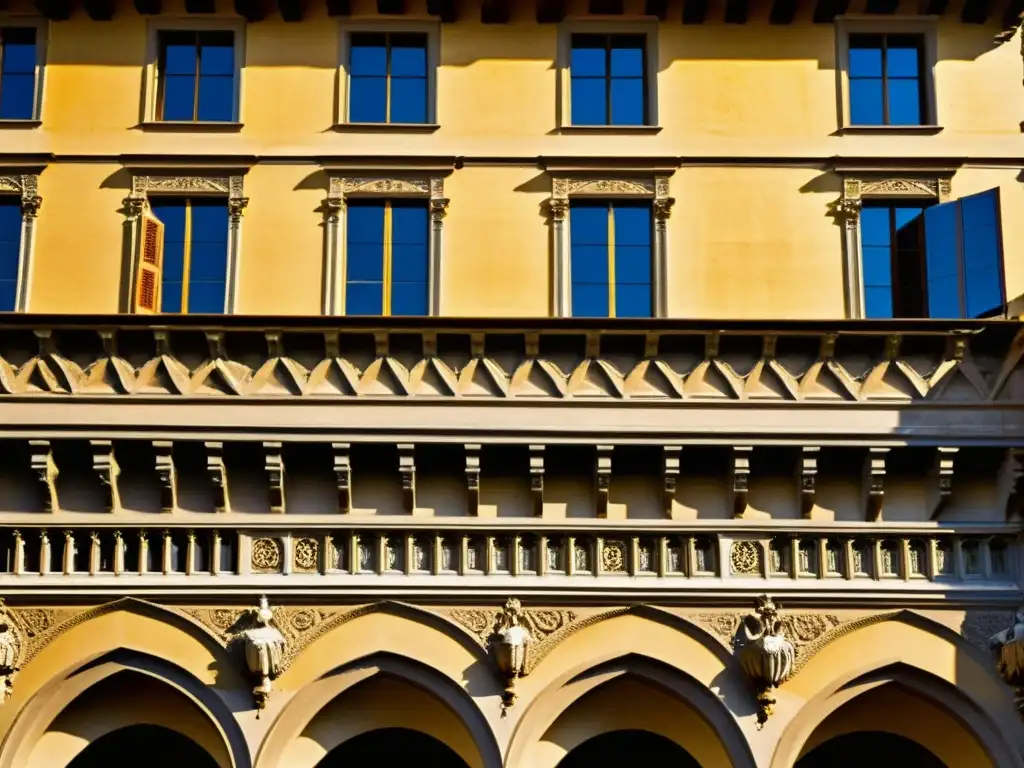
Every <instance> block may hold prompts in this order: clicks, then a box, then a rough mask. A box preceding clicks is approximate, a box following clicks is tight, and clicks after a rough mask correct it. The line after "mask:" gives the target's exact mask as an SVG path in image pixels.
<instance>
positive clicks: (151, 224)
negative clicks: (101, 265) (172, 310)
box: [134, 212, 164, 315]
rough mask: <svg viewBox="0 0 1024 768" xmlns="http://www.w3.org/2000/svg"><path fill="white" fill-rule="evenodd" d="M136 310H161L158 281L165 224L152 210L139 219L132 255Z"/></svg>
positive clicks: (160, 276)
mask: <svg viewBox="0 0 1024 768" xmlns="http://www.w3.org/2000/svg"><path fill="white" fill-rule="evenodd" d="M135 263H136V265H137V267H136V273H135V310H134V311H135V312H136V313H138V314H145V315H150V314H154V313H156V312H159V311H160V283H161V282H162V280H163V272H164V225H163V222H161V221H160V219H158V218H156V217H155V216H153V215H152V214H151V213H149V212H146V213H144V214H143V215H142V216H141V217H140V219H139V239H138V246H137V249H136V256H135Z"/></svg>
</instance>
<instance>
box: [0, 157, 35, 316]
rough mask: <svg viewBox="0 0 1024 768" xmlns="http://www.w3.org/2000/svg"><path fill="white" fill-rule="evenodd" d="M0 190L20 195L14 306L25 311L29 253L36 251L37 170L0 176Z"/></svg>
mask: <svg viewBox="0 0 1024 768" xmlns="http://www.w3.org/2000/svg"><path fill="white" fill-rule="evenodd" d="M0 194H4V195H7V194H15V195H19V196H20V197H21V244H20V246H19V249H18V285H17V292H16V293H15V303H14V310H15V311H16V312H27V311H28V287H29V284H30V283H31V277H32V255H33V253H34V252H35V229H36V217H37V216H38V215H39V208H40V206H42V204H43V198H41V197H40V196H39V174H38V173H21V174H11V175H3V176H0Z"/></svg>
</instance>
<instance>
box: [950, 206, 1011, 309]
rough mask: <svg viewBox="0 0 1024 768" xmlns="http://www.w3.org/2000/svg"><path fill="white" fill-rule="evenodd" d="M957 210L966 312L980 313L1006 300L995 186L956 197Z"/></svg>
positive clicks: (997, 307) (998, 307)
mask: <svg viewBox="0 0 1024 768" xmlns="http://www.w3.org/2000/svg"><path fill="white" fill-rule="evenodd" d="M960 210H961V233H962V237H963V245H962V246H961V247H962V252H963V269H964V303H965V306H966V310H967V315H966V316H967V317H984V316H986V315H991V314H993V313H995V312H998V311H999V309H1000V308H1001V307H1002V305H1003V304H1004V303H1005V302H1006V297H1005V296H1004V295H1003V294H1004V292H1003V257H1002V237H1001V232H1000V225H999V190H998V189H990V190H988V191H987V192H981V193H980V194H977V195H970V196H969V197H963V198H960Z"/></svg>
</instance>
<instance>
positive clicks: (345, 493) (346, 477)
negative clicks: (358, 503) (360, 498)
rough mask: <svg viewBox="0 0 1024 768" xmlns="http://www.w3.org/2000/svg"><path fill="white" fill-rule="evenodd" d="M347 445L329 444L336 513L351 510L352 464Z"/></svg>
mask: <svg viewBox="0 0 1024 768" xmlns="http://www.w3.org/2000/svg"><path fill="white" fill-rule="evenodd" d="M350 447H351V446H350V445H349V444H348V443H331V454H332V455H333V457H334V479H335V484H336V485H337V486H338V511H339V512H348V511H350V510H351V509H352V462H351V458H350V453H349V449H350Z"/></svg>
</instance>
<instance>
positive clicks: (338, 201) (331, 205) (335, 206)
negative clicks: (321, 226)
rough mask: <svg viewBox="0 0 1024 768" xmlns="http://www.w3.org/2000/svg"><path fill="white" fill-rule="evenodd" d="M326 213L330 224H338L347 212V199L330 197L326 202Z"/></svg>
mask: <svg viewBox="0 0 1024 768" xmlns="http://www.w3.org/2000/svg"><path fill="white" fill-rule="evenodd" d="M324 211H325V212H326V214H327V222H328V223H329V224H337V223H338V222H339V221H341V214H342V213H343V212H344V211H345V199H344V198H341V197H328V198H326V199H325V200H324Z"/></svg>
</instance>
